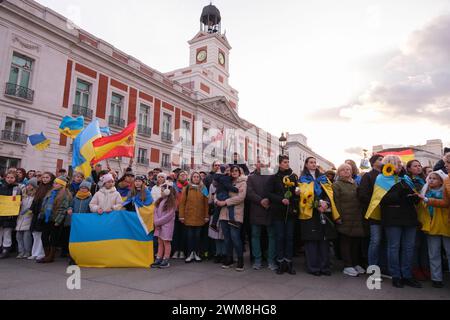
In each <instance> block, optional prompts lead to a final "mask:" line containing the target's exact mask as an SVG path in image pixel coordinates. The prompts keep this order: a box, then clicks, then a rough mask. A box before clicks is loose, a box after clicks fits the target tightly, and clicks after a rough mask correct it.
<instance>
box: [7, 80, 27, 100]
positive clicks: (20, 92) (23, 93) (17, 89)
mask: <svg viewBox="0 0 450 320" xmlns="http://www.w3.org/2000/svg"><path fill="white" fill-rule="evenodd" d="M5 95H7V96H10V97H16V98H21V99H24V100H27V101H30V102H32V101H33V98H34V90H31V89H29V88H27V87H22V86H19V85H17V84H15V83H9V82H8V83H7V84H6V89H5Z"/></svg>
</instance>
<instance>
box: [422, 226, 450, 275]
mask: <svg viewBox="0 0 450 320" xmlns="http://www.w3.org/2000/svg"><path fill="white" fill-rule="evenodd" d="M427 240H428V255H429V257H430V269H431V280H433V281H442V244H443V245H444V249H445V253H446V254H447V259H448V262H449V265H450V237H443V236H433V235H428V236H427Z"/></svg>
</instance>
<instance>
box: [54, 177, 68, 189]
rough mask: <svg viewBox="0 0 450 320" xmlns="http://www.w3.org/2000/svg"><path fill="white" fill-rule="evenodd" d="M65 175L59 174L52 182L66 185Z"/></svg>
mask: <svg viewBox="0 0 450 320" xmlns="http://www.w3.org/2000/svg"><path fill="white" fill-rule="evenodd" d="M67 182H68V181H67V177H66V176H59V177H58V178H56V179H55V181H54V182H53V183H57V184H60V185H62V186H63V187H65V186H67Z"/></svg>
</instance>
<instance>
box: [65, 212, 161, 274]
mask: <svg viewBox="0 0 450 320" xmlns="http://www.w3.org/2000/svg"><path fill="white" fill-rule="evenodd" d="M151 207H153V206H151ZM148 209H149V212H148V213H147V214H145V215H144V217H142V216H141V214H140V213H139V210H138V212H131V211H113V212H111V213H109V214H102V215H98V214H96V213H74V214H73V215H72V224H71V231H70V244H69V250H70V256H71V257H72V258H73V259H74V260H75V262H76V263H77V265H79V266H80V267H88V268H149V267H150V265H151V264H152V263H153V232H149V229H151V228H152V227H150V225H152V224H153V212H152V211H153V210H150V208H148ZM150 211H151V213H150ZM143 224H145V225H146V227H145V228H144V226H143Z"/></svg>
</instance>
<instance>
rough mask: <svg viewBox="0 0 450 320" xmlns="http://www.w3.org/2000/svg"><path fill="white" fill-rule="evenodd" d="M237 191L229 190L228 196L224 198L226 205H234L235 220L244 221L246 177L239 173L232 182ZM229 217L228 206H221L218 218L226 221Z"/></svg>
mask: <svg viewBox="0 0 450 320" xmlns="http://www.w3.org/2000/svg"><path fill="white" fill-rule="evenodd" d="M233 184H234V186H235V187H236V188H238V190H239V192H238V193H234V192H230V193H229V195H230V198H228V199H227V200H225V202H226V204H227V206H234V219H235V221H236V222H240V223H244V201H245V196H246V195H247V177H246V176H244V175H241V176H240V177H238V178H237V179H236V181H235V182H234V183H233ZM229 219H230V218H229V216H228V208H227V207H222V209H220V215H219V220H225V221H228V220H229Z"/></svg>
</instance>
